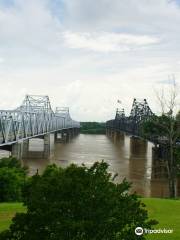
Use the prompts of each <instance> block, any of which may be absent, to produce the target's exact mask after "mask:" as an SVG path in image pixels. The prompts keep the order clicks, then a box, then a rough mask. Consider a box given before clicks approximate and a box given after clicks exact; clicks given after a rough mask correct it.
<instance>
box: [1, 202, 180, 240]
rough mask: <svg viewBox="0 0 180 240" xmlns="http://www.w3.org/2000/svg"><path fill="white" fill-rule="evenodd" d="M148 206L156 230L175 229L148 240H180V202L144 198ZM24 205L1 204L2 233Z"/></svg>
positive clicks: (148, 237)
mask: <svg viewBox="0 0 180 240" xmlns="http://www.w3.org/2000/svg"><path fill="white" fill-rule="evenodd" d="M142 201H143V202H144V203H145V204H146V208H147V209H148V212H149V217H150V218H151V219H156V220H157V221H158V222H159V224H158V225H156V226H155V227H154V228H155V229H159V228H162V229H164V228H167V229H173V230H174V232H173V233H172V234H151V235H150V234H148V235H147V239H148V240H151V239H152V240H154V239H156V240H179V239H180V200H170V199H158V198H142ZM25 211H26V209H25V207H24V206H23V205H22V203H1V204H0V232H1V231H3V230H5V229H8V227H9V225H10V224H11V219H12V217H13V216H14V215H15V213H16V212H25Z"/></svg>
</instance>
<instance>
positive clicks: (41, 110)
mask: <svg viewBox="0 0 180 240" xmlns="http://www.w3.org/2000/svg"><path fill="white" fill-rule="evenodd" d="M79 128H80V123H79V122H77V121H74V120H73V119H72V118H71V116H70V113H69V108H59V107H57V108H56V110H55V111H53V110H52V108H51V103H50V100H49V97H48V96H41V95H26V96H25V99H24V101H23V102H22V104H21V105H20V106H19V107H18V108H16V109H14V110H0V149H3V150H8V151H10V152H11V153H12V155H13V156H15V157H17V158H21V157H22V156H25V155H27V153H28V149H29V139H31V138H41V139H44V154H45V156H48V154H49V151H50V134H51V133H53V134H54V140H55V141H64V140H68V139H70V138H71V137H73V136H75V135H76V134H78V132H79Z"/></svg>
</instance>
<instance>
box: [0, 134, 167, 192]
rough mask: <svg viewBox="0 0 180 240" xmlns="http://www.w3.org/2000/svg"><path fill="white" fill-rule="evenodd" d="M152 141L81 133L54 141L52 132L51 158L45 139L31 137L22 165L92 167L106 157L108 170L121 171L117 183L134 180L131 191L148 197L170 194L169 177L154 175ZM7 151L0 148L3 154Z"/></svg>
mask: <svg viewBox="0 0 180 240" xmlns="http://www.w3.org/2000/svg"><path fill="white" fill-rule="evenodd" d="M152 147H153V145H152V143H149V142H144V141H142V140H139V139H136V138H132V137H130V136H128V135H125V136H123V135H122V136H121V137H120V138H119V139H116V141H112V139H110V138H108V137H107V136H106V135H91V134H80V135H78V136H77V137H75V138H74V139H72V140H71V141H70V142H69V143H54V137H53V134H52V135H51V151H50V158H49V159H43V157H42V151H43V140H42V139H31V140H30V143H29V151H30V152H29V157H28V159H23V160H22V163H23V165H25V166H27V167H28V168H29V174H30V175H33V174H35V173H36V172H37V169H38V171H39V172H42V171H43V170H44V168H45V167H46V166H47V165H48V164H51V163H55V164H57V165H58V166H62V167H66V166H68V165H69V164H71V163H75V164H78V165H81V164H83V163H84V164H85V165H87V166H91V165H92V164H93V163H94V162H96V161H101V160H104V161H106V162H107V163H108V164H109V171H110V172H111V173H112V174H116V173H117V174H118V176H117V178H116V180H115V181H116V182H121V181H122V180H123V179H124V178H126V179H127V180H128V181H130V182H132V188H131V191H136V192H137V193H138V194H140V195H142V196H145V197H167V196H168V187H167V180H166V179H165V178H163V177H157V176H156V177H154V175H155V174H154V171H156V170H157V169H159V166H156V167H154V166H153V164H152V163H153V161H152ZM6 155H7V153H5V152H3V151H1V152H0V157H3V156H6Z"/></svg>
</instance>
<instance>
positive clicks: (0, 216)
mask: <svg viewBox="0 0 180 240" xmlns="http://www.w3.org/2000/svg"><path fill="white" fill-rule="evenodd" d="M25 211H26V208H25V207H24V206H23V204H22V203H0V232H1V231H3V230H6V229H8V228H9V225H10V224H11V220H12V218H13V217H14V215H15V214H16V213H17V212H25Z"/></svg>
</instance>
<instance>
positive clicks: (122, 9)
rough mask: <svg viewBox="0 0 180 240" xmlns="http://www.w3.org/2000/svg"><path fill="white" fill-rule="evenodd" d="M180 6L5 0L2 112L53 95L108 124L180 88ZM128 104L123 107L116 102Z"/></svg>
mask: <svg viewBox="0 0 180 240" xmlns="http://www.w3.org/2000/svg"><path fill="white" fill-rule="evenodd" d="M179 29H180V1H179V0H158V1H157V0H96V1H92V0H26V1H25V0H0V90H1V93H0V109H14V108H16V107H18V106H19V105H20V104H21V102H22V101H23V99H24V97H25V95H26V94H37V95H48V96H49V97H50V100H51V105H52V108H53V109H55V107H57V106H58V107H69V108H70V113H71V116H72V118H73V119H76V120H79V121H106V120H108V119H111V118H114V115H115V110H116V108H117V107H119V108H121V107H122V108H125V112H126V114H127V115H128V114H129V111H130V109H131V105H132V102H133V98H137V99H144V98H146V99H147V101H148V103H149V105H150V107H151V109H152V110H153V111H154V112H158V111H159V105H158V102H157V99H156V96H155V95H156V94H155V92H156V91H161V89H162V88H164V89H165V90H166V89H168V88H169V85H170V83H171V80H169V79H171V78H172V76H174V77H175V79H176V83H177V84H178V83H180V30H179ZM118 99H119V100H120V102H121V103H117V100H118Z"/></svg>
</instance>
